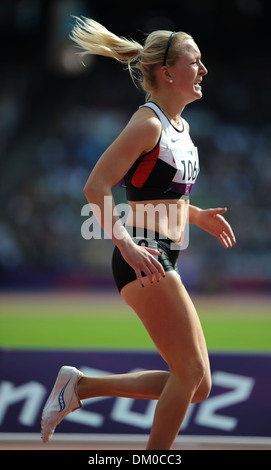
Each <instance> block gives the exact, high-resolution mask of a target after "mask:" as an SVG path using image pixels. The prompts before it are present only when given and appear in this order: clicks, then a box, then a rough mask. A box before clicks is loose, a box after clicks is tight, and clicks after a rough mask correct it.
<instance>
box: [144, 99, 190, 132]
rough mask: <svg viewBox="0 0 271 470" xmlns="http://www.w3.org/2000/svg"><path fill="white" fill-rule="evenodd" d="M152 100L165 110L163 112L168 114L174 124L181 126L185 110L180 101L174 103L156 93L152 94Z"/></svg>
mask: <svg viewBox="0 0 271 470" xmlns="http://www.w3.org/2000/svg"><path fill="white" fill-rule="evenodd" d="M150 101H153V102H154V103H156V104H157V105H158V106H159V108H161V110H162V111H163V113H164V114H165V115H166V116H167V118H168V119H169V120H170V122H172V124H174V125H175V126H177V127H178V126H181V125H182V124H181V114H182V112H183V110H184V106H181V105H180V104H179V103H173V102H172V101H170V100H167V99H166V98H163V97H161V96H160V95H158V94H156V93H152V94H151V96H150Z"/></svg>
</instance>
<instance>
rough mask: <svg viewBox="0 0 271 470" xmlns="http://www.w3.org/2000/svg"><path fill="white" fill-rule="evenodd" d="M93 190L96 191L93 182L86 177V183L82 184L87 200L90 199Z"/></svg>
mask: <svg viewBox="0 0 271 470" xmlns="http://www.w3.org/2000/svg"><path fill="white" fill-rule="evenodd" d="M95 192H97V191H96V190H95V185H94V184H93V182H92V181H91V180H90V179H88V181H87V182H86V184H85V186H84V189H83V193H84V195H85V196H86V198H87V200H88V201H89V200H90V199H92V197H93V195H94V194H95Z"/></svg>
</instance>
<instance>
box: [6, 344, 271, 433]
mask: <svg viewBox="0 0 271 470" xmlns="http://www.w3.org/2000/svg"><path fill="white" fill-rule="evenodd" d="M210 362H211V369H212V381H213V387H212V391H211V394H210V397H209V398H208V400H206V401H205V402H203V403H198V404H192V405H191V406H190V407H189V410H188V413H187V415H186V418H185V421H184V423H183V425H182V428H181V431H180V434H184V435H185V434H186V435H218V436H261V437H270V436H271V419H270V416H271V400H270V397H271V355H263V354H214V353H212V354H210ZM62 365H72V366H75V367H77V368H78V369H80V370H81V371H82V372H84V373H85V374H87V375H96V376H98V375H106V374H115V373H126V372H132V371H137V370H149V369H164V370H166V369H167V366H166V364H165V363H164V361H163V360H162V359H161V358H160V356H159V355H158V354H156V353H155V352H130V351H125V352H116V351H107V352H102V351H34V350H31V351H29V350H27V351H26V350H22V351H19V350H1V351H0V366H1V378H0V432H2V433H14V432H16V433H35V432H40V415H41V411H42V408H43V406H44V403H45V401H46V399H47V396H48V394H49V393H50V391H51V388H52V386H53V384H54V381H55V378H56V375H57V373H58V370H59V368H60V367H61V366H62ZM155 406H156V401H154V400H150V401H147V400H134V399H130V398H107V397H99V398H93V399H90V400H86V401H84V406H83V408H82V409H80V410H77V411H76V412H74V413H71V414H70V415H69V416H67V417H66V418H65V420H64V421H63V422H62V423H61V424H60V425H59V426H58V429H57V431H58V432H61V433H95V434H148V433H149V431H150V427H151V424H152V420H153V414H154V410H155Z"/></svg>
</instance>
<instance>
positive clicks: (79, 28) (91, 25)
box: [71, 18, 143, 64]
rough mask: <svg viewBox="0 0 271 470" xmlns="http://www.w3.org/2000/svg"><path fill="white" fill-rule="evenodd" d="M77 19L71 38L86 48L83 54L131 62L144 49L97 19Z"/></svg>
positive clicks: (126, 62)
mask: <svg viewBox="0 0 271 470" xmlns="http://www.w3.org/2000/svg"><path fill="white" fill-rule="evenodd" d="M76 20H77V23H76V25H75V27H74V29H73V31H72V33H71V38H72V39H73V41H75V42H76V43H77V44H78V46H80V47H81V48H82V49H84V52H82V56H84V55H86V54H95V55H102V56H105V57H112V58H114V59H116V60H117V61H119V62H122V63H124V64H129V63H130V62H131V61H133V60H134V59H135V58H137V57H138V56H139V55H140V52H141V51H142V49H143V46H141V44H139V43H138V42H136V41H133V40H129V39H126V38H122V37H119V36H116V35H115V34H113V33H111V32H110V31H108V29H106V28H105V27H104V26H102V25H101V24H100V23H98V22H97V21H94V20H91V19H89V18H84V19H81V18H76Z"/></svg>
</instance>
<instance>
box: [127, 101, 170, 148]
mask: <svg viewBox="0 0 271 470" xmlns="http://www.w3.org/2000/svg"><path fill="white" fill-rule="evenodd" d="M127 128H129V130H130V131H132V132H133V134H134V136H135V137H136V136H138V137H140V140H141V142H142V144H143V147H144V151H149V150H151V149H153V147H154V146H155V145H156V144H157V142H158V140H159V138H160V135H161V131H162V125H161V122H160V120H159V119H158V117H157V116H156V115H155V113H154V112H153V111H152V110H151V109H150V108H147V107H145V108H139V109H138V110H137V111H136V112H135V113H134V114H133V116H132V117H131V119H130V121H129V122H128V125H127Z"/></svg>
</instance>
